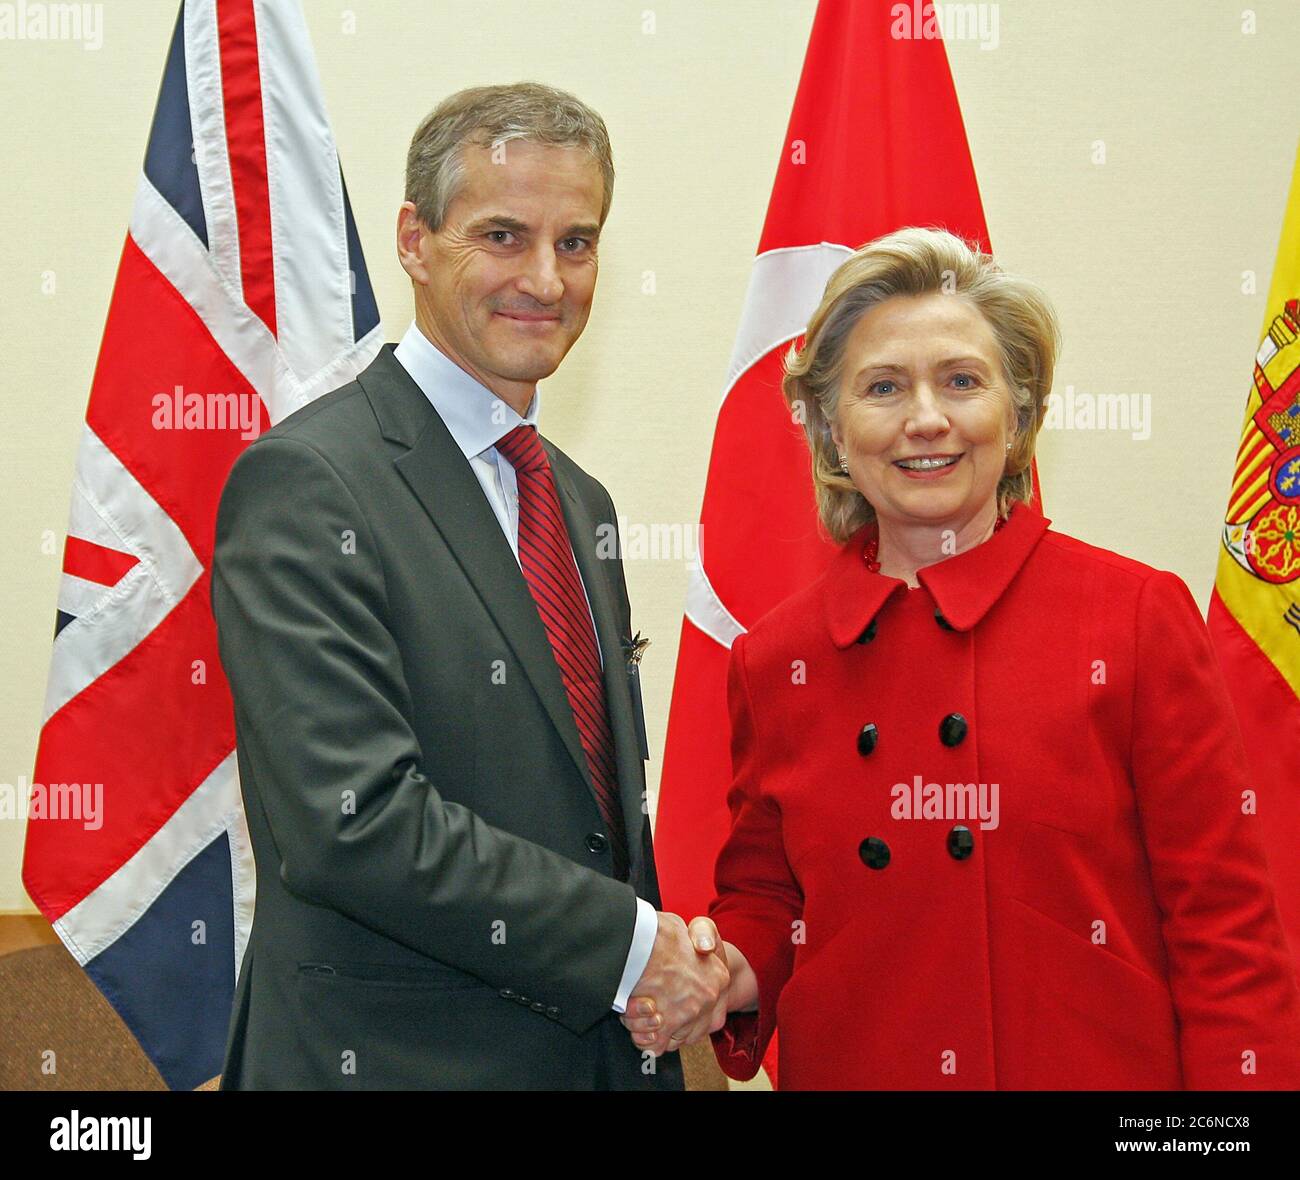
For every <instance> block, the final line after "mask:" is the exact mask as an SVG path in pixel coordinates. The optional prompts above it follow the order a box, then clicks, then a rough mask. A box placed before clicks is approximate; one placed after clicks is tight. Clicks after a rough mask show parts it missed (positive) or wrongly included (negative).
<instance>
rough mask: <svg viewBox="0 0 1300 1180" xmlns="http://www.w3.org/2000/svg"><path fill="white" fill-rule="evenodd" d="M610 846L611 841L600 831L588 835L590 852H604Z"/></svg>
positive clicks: (588, 849)
mask: <svg viewBox="0 0 1300 1180" xmlns="http://www.w3.org/2000/svg"><path fill="white" fill-rule="evenodd" d="M608 847H609V841H608V840H606V839H605V837H604V836H602V835H601V834H600V833H599V832H592V833H591V835H590V836H588V837H587V851H588V852H604V851H605V849H606V848H608Z"/></svg>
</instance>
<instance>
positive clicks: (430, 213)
mask: <svg viewBox="0 0 1300 1180" xmlns="http://www.w3.org/2000/svg"><path fill="white" fill-rule="evenodd" d="M512 139H523V140H528V141H529V142H531V143H540V144H546V145H547V146H550V147H570V148H581V149H583V150H584V151H587V152H588V153H590V155H591V157H592V159H593V160H595V162H596V163H597V164H598V165H599V166H600V171H601V175H602V176H603V178H604V181H605V196H604V200H603V202H602V204H601V209H600V224H601V225H604V224H605V218H606V217H607V216H608V215H609V206H610V202H611V201H612V200H613V198H614V158H613V155H612V153H611V152H610V146H609V132H608V131H607V130H606V128H605V121H604V120H603V119H602V118H601V117H600V116H599V115H598V114H596V112H595V111H593V110H592V109H591V108H590V107H589V106H587V105H586V104H585V103H583V102H581V101H580V100H578V99H577V98H575V97H574V96H573V95H572V94H568V93H567V92H565V91H563V90H556V89H555V88H554V87H552V86H543V85H542V84H541V83H540V82H515V83H513V84H511V85H509V86H474V87H471V88H470V89H468V90H460V91H457V92H456V93H455V94H453V95H451V96H450V97H448V98H445V99H443V101H442V102H440V103H439V104H438V105H437V106H436V107H435V108H434V109H433V110H432V111H431V112H430V113H429V114H428V115H427V116H426V117H425V119H424V121H423V122H422V123H421V124H420V126H419V128H418V129H417V130H416V132H415V135H414V137H413V138H412V139H411V147H410V150H409V151H408V152H407V155H406V199H407V200H408V201H411V202H412V203H413V204H414V205H415V209H416V212H417V213H418V214H419V217H420V220H421V221H423V222H424V223H425V225H427V226H428V227H429V228H430V229H433V230H436V229H438V228H439V227H440V226H441V225H442V221H443V218H444V217H446V216H447V206H448V205H450V204H451V201H452V198H453V197H454V196H455V195H456V192H457V190H458V189H459V187H460V184H461V182H462V180H463V179H464V175H465V163H464V159H463V154H462V151H461V149H462V147H463V146H464V145H465V144H467V143H469V144H476V145H478V146H480V147H485V148H495V147H496V146H497V145H498V144H502V143H507V142H509V141H510V140H512Z"/></svg>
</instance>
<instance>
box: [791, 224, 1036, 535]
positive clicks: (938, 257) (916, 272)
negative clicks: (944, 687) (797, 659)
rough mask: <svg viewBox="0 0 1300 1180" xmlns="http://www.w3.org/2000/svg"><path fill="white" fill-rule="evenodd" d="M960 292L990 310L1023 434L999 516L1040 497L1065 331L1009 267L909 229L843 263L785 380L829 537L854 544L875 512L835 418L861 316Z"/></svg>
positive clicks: (934, 234) (974, 249)
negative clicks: (836, 434)
mask: <svg viewBox="0 0 1300 1180" xmlns="http://www.w3.org/2000/svg"><path fill="white" fill-rule="evenodd" d="M939 293H946V294H955V295H957V296H959V297H961V298H965V299H968V300H969V301H970V302H971V303H972V304H973V305H974V306H975V307H976V308H977V309H978V310H979V312H980V313H981V314H982V315H983V316H984V319H985V320H986V321H987V322H988V325H989V327H990V328H991V329H992V330H993V335H994V337H995V339H996V340H997V344H998V350H999V352H1000V354H1001V361H1002V375H1003V378H1004V379H1005V380H1006V382H1007V384H1008V386H1010V389H1011V404H1012V409H1013V411H1014V413H1015V433H1014V436H1013V438H1012V440H1011V443H1012V445H1011V450H1010V451H1009V452H1008V453H1007V459H1006V467H1005V468H1004V470H1003V475H1002V478H1001V479H1000V480H999V481H998V489H997V496H998V514H999V515H1000V516H1005V515H1006V514H1007V512H1009V511H1010V508H1011V505H1012V504H1013V503H1015V502H1016V501H1018V500H1023V501H1028V500H1030V499H1031V498H1032V496H1033V469H1032V464H1033V459H1034V448H1035V444H1036V442H1037V439H1038V431H1039V428H1040V427H1041V426H1042V424H1043V416H1044V414H1045V413H1046V403H1047V396H1048V394H1049V393H1050V392H1051V390H1052V372H1053V370H1054V368H1055V366H1056V357H1057V353H1058V352H1059V351H1060V347H1061V338H1060V328H1059V326H1058V324H1057V320H1056V313H1055V312H1054V311H1053V310H1052V305H1051V303H1050V302H1049V300H1048V298H1047V296H1046V295H1045V294H1044V293H1043V292H1042V291H1041V290H1040V289H1039V288H1038V287H1037V286H1035V285H1034V284H1033V283H1031V282H1030V281H1029V280H1027V279H1022V278H1018V277H1016V276H1014V275H1010V274H1008V273H1007V272H1006V271H1004V270H1003V269H1002V268H1001V267H1000V266H998V264H997V263H996V262H994V260H993V258H992V256H991V255H989V254H985V253H983V252H982V251H981V250H980V248H979V246H978V245H976V244H973V243H967V242H964V241H962V239H961V238H959V237H957V236H956V235H954V234H951V233H948V232H947V231H946V230H941V229H922V228H919V227H916V226H909V227H907V228H906V229H900V230H897V231H895V232H894V233H891V234H886V235H885V236H883V237H879V238H876V239H875V240H874V241H872V242H868V243H867V244H866V245H865V246H862V247H860V248H859V249H858V250H857V251H855V252H854V253H853V254H852V255H851V256H850V257H849V258H847V259H845V261H844V262H843V263H842V264H841V265H840V267H839V269H838V270H836V271H835V273H834V274H832V275H831V277H830V279H829V281H828V282H827V284H826V291H825V293H824V294H823V296H822V301H821V304H820V306H819V307H818V308H817V310H816V311H815V312H814V313H813V317H812V319H811V320H809V322H808V328H807V331H806V332H805V334H804V341H803V346H802V347H799V345H798V342H796V343H795V344H792V345H791V346H790V350H789V352H788V353H787V354H786V359H785V377H784V378H783V380H782V382H781V388H782V391H783V392H784V394H785V399H786V402H787V403H788V404H789V406H790V408H791V410H793V411H794V415H795V417H796V419H797V420H798V421H801V422H802V424H803V428H804V433H805V434H806V435H807V436H808V446H809V449H810V450H811V451H812V476H813V485H814V488H815V490H816V493H817V511H818V514H819V515H820V517H821V521H822V524H823V525H824V526H825V528H826V531H827V532H828V533H829V534H830V535H831V538H832V539H833V540H835V541H837V542H840V543H843V542H844V541H847V540H848V539H849V537H851V536H852V535H853V534H854V533H855V532H857V530H858V529H860V528H861V527H862V526H863V525H865V524H867V523H869V522H870V521H872V520H874V519H875V515H876V514H875V510H874V509H873V508H872V506H871V505H870V504H869V503H868V502H867V500H866V498H865V497H864V496H863V495H862V493H861V492H859V491H858V489H857V487H856V486H855V485H854V483H853V481H852V480H851V479H850V478H849V477H848V476H847V475H846V474H845V473H844V472H843V471H842V470H841V469H840V464H839V453H838V451H837V449H836V446H835V440H834V439H833V438H832V436H831V423H832V422H834V421H835V415H836V412H837V409H838V405H839V397H840V385H841V378H842V376H843V368H844V349H845V344H846V342H847V340H848V337H849V334H850V333H851V332H852V331H853V329H854V327H855V326H856V325H857V322H858V321H859V320H860V319H861V318H862V317H863V316H864V315H865V314H866V313H867V312H868V311H870V310H871V309H872V308H873V307H875V306H876V305H877V304H879V303H883V302H884V301H885V300H886V299H889V298H891V297H893V296H895V295H930V294H939Z"/></svg>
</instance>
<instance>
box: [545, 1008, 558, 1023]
mask: <svg viewBox="0 0 1300 1180" xmlns="http://www.w3.org/2000/svg"><path fill="white" fill-rule="evenodd" d="M546 1015H547V1016H549V1017H550V1018H551V1019H552V1020H559V1018H560V1010H559V1009H558V1008H547V1009H546Z"/></svg>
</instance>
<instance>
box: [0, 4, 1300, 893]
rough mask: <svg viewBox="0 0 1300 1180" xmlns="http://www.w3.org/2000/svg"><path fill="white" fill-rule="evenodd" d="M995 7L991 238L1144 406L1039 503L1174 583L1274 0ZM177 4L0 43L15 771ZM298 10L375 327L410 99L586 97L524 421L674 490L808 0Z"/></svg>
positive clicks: (21, 758) (1206, 449)
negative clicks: (1134, 431)
mask: <svg viewBox="0 0 1300 1180" xmlns="http://www.w3.org/2000/svg"><path fill="white" fill-rule="evenodd" d="M997 7H998V17H999V26H998V45H997V47H996V49H988V50H986V49H981V48H980V47H979V45H978V44H977V43H974V42H954V43H952V44H951V45H950V47H949V55H950V58H951V61H952V68H953V74H954V76H955V80H956V84H957V92H958V96H959V98H960V100H961V104H962V109H963V112H964V114H965V118H966V124H967V131H968V134H969V137H970V143H971V149H972V152H973V155H974V159H975V166H976V169H977V172H978V175H979V180H980V185H981V189H982V192H983V197H984V206H985V211H986V214H987V218H988V223H989V230H990V234H991V236H992V241H993V245H994V248H995V250H996V251H997V252H998V254H999V255H1000V256H1001V258H1002V259H1003V261H1004V262H1005V263H1006V264H1007V265H1009V266H1010V267H1012V268H1014V269H1017V270H1021V271H1023V272H1024V273H1026V274H1028V275H1030V276H1031V277H1033V278H1035V279H1037V280H1038V281H1039V282H1040V283H1042V284H1043V286H1044V287H1045V288H1046V289H1047V290H1048V292H1049V293H1050V294H1051V295H1052V296H1053V298H1054V299H1055V301H1056V303H1057V307H1058V310H1059V312H1060V314H1061V319H1062V322H1063V325H1064V331H1065V341H1066V343H1065V351H1064V354H1063V356H1062V359H1061V364H1060V367H1059V370H1058V375H1057V389H1058V391H1064V390H1065V388H1066V386H1067V385H1073V386H1074V387H1075V389H1076V391H1077V392H1080V393H1087V394H1125V395H1133V394H1135V395H1138V396H1139V397H1144V396H1149V399H1150V403H1149V404H1150V407H1151V414H1152V420H1151V429H1150V437H1149V438H1147V439H1145V440H1135V439H1133V438H1131V437H1130V435H1129V434H1126V433H1121V432H1104V431H1103V432H1082V431H1061V432H1057V433H1053V434H1049V435H1047V436H1045V439H1044V442H1043V444H1042V448H1041V458H1040V467H1041V472H1042V476H1043V482H1044V485H1045V489H1046V507H1047V511H1048V515H1049V516H1051V517H1053V519H1054V521H1055V523H1056V526H1057V527H1058V528H1059V529H1061V530H1063V531H1065V532H1069V533H1072V534H1074V535H1076V536H1079V537H1082V538H1084V539H1086V540H1088V541H1092V542H1094V543H1097V544H1100V545H1104V546H1107V547H1110V548H1114V549H1118V550H1121V551H1123V552H1125V553H1128V554H1131V555H1133V556H1135V557H1137V558H1139V559H1141V560H1143V561H1146V562H1149V563H1151V564H1153V565H1157V566H1161V567H1165V568H1168V569H1172V570H1174V571H1175V572H1177V573H1178V574H1179V575H1181V576H1182V577H1183V578H1184V579H1185V580H1186V581H1187V582H1188V584H1189V585H1190V586H1191V588H1192V590H1193V593H1194V594H1195V595H1196V596H1197V599H1198V601H1199V602H1200V603H1201V605H1202V606H1204V605H1205V603H1206V601H1207V599H1208V594H1209V590H1210V586H1211V583H1212V580H1213V570H1214V563H1215V559H1216V544H1217V537H1218V529H1219V523H1220V521H1221V516H1220V512H1221V510H1222V508H1223V506H1224V503H1225V498H1226V491H1227V487H1228V481H1229V475H1230V472H1231V464H1232V458H1233V452H1234V450H1235V445H1236V443H1235V439H1236V435H1237V431H1238V428H1239V425H1240V421H1241V414H1242V409H1243V406H1244V397H1245V392H1246V389H1247V382H1248V379H1249V375H1250V363H1251V356H1252V354H1253V351H1254V348H1255V344H1256V336H1257V333H1258V331H1259V328H1260V324H1261V319H1262V315H1263V303H1264V295H1265V293H1266V291H1267V288H1268V278H1269V274H1270V272H1271V268H1272V265H1273V255H1274V251H1275V249H1276V244H1277V237H1278V231H1279V228H1280V218H1281V214H1282V208H1283V202H1284V200H1285V198H1286V186H1287V182H1288V179H1289V176H1290V171H1291V166H1292V162H1293V159H1294V153H1295V148H1296V121H1295V116H1294V100H1295V87H1294V78H1295V74H1294V62H1295V60H1296V55H1297V52H1298V51H1300V5H1297V4H1295V3H1294V0H1259V2H1258V3H1255V4H1253V5H1252V6H1251V7H1252V10H1253V12H1254V13H1256V14H1257V21H1258V31H1257V32H1256V33H1254V34H1244V33H1243V32H1242V23H1243V16H1242V13H1243V5H1242V4H1241V3H1229V2H1226V0H1197V2H1196V3H1192V4H1188V3H1185V2H1180V0H1134V2H1132V3H1122V2H1119V0H1112V2H1101V0H1098V2H1087V0H1082V2H1081V0H1006V2H1004V3H1002V4H1001V5H999V6H997ZM176 8H177V0H118V2H112V0H110V2H109V3H105V4H104V5H103V15H104V31H103V45H102V47H101V48H99V49H96V50H88V49H85V48H83V47H82V46H81V45H79V44H69V43H60V42H51V43H39V42H12V41H0V70H3V78H4V87H5V92H4V93H5V99H6V109H7V110H9V112H10V115H9V117H8V118H7V119H5V120H4V121H3V122H2V123H0V159H3V160H5V161H6V164H7V171H8V174H9V175H8V183H7V184H6V185H5V190H4V195H3V197H0V274H3V276H4V279H5V289H4V294H3V313H4V314H3V317H0V340H2V341H3V345H4V363H5V366H6V368H7V369H8V371H9V373H10V383H9V387H8V392H7V393H6V395H5V396H4V397H3V398H0V480H2V481H3V485H2V486H3V495H4V506H5V510H4V512H3V513H2V514H0V552H2V553H3V554H4V576H3V579H2V580H0V587H2V589H0V594H3V603H2V614H0V618H2V619H3V625H2V626H0V672H2V675H0V783H4V782H7V783H16V782H17V781H18V780H19V777H20V776H25V777H26V778H27V779H30V776H31V771H32V763H33V757H34V753H35V745H36V734H37V726H38V724H39V719H40V710H41V701H42V697H43V693H44V685H45V673H46V664H47V660H48V654H49V645H50V638H51V634H52V624H53V616H54V604H55V600H56V594H57V583H58V577H59V563H60V555H61V552H62V538H63V533H64V528H65V526H66V518H67V508H68V491H69V486H70V478H71V473H72V464H73V458H74V454H75V448H76V444H77V439H78V436H79V432H80V428H81V422H82V420H83V417H84V414H85V403H86V395H87V390H88V387H89V381H90V375H91V371H92V368H93V365H94V360H95V356H96V352H97V349H98V346H99V340H100V334H101V331H102V329H103V323H104V314H105V310H106V308H107V305H108V299H109V294H110V291H111V289H112V282H113V275H114V271H115V269H116V265H117V259H118V253H119V251H120V248H121V244H122V240H123V236H124V234H125V230H126V224H127V218H128V215H129V213H130V209H131V202H132V196H133V193H134V190H135V181H136V176H137V174H138V171H139V167H140V163H141V159H142V156H143V150H144V145H145V139H146V136H147V134H148V130H149V122H150V118H151V115H152V110H153V103H154V98H155V95H156V92H157V86H158V80H159V77H160V74H161V68H162V63H163V55H164V52H165V50H166V47H167V44H168V39H169V37H170V35H171V29H172V22H173V20H174V18H175V14H176ZM305 8H306V12H307V17H308V23H309V25H310V28H311V32H312V36H313V38H314V41H315V48H316V54H317V57H318V60H319V65H320V73H321V77H322V80H323V83H324V88H325V96H326V100H327V102H328V105H329V112H330V115H331V118H332V120H333V125H334V131H335V134H336V137H337V139H338V143H339V149H340V153H341V155H342V158H343V164H344V168H345V171H346V175H347V179H348V185H349V189H350V191H351V196H352V202H353V206H354V208H355V211H356V215H357V220H358V223H359V227H360V232H361V238H362V242H363V245H364V247H365V249H366V254H367V259H368V262H369V266H370V272H371V276H372V279H373V281H374V283H375V288H376V293H377V295H378V299H379V306H380V310H381V312H382V314H383V317H384V326H385V329H386V332H387V335H388V338H389V339H396V338H397V337H398V336H400V334H401V332H402V331H403V330H404V329H405V327H406V324H407V322H408V316H409V302H410V299H409V292H408V287H407V284H406V281H405V276H404V275H403V273H402V272H401V270H400V269H399V267H398V266H397V263H396V261H395V259H394V254H393V246H392V227H393V219H394V215H395V210H396V207H397V204H398V202H399V201H400V198H401V174H402V167H403V160H404V154H405V148H406V143H407V141H408V139H409V136H410V134H411V131H412V130H413V129H414V126H415V124H416V122H417V121H418V119H419V118H420V117H421V116H422V115H423V114H424V113H425V112H426V111H427V110H428V109H429V108H430V107H431V106H432V105H433V104H434V103H435V101H437V100H438V99H439V98H440V97H442V96H443V95H445V94H446V93H448V92H450V91H452V90H455V89H458V88H460V87H462V86H467V85H472V84H480V83H484V82H497V81H510V80H515V79H519V78H535V79H538V80H541V81H544V82H550V83H553V84H555V85H559V86H563V87H565V88H567V89H571V90H573V91H574V92H576V93H577V94H578V95H580V96H581V97H583V98H584V99H586V100H587V101H588V102H590V103H591V104H592V105H594V106H595V107H596V108H597V109H598V110H600V111H601V112H602V113H603V115H604V116H605V118H606V121H607V122H608V124H609V127H610V132H611V135H612V137H613V142H614V152H615V161H616V164H617V166H618V185H617V189H616V196H615V201H614V206H613V211H612V213H611V216H610V220H609V223H608V225H607V228H606V234H605V238H604V241H603V243H602V247H601V254H602V267H601V271H602V274H601V280H600V286H599V290H598V293H597V299H596V305H595V309H594V311H593V314H592V318H591V322H590V325H589V327H588V329H587V332H586V335H585V336H584V337H583V338H582V340H581V341H580V342H579V343H578V345H577V346H576V347H575V349H574V351H573V353H572V354H571V355H570V357H569V358H568V360H566V362H565V364H564V366H563V367H562V368H561V370H560V372H559V373H558V374H557V375H556V376H555V377H554V378H552V379H551V380H550V381H549V382H547V383H546V386H545V398H544V401H545V409H544V415H543V428H544V430H545V432H546V433H547V434H548V436H550V437H551V438H553V439H555V440H556V441H557V442H558V443H559V444H560V445H561V446H562V447H564V448H565V449H566V450H568V452H569V453H570V454H571V455H573V456H574V458H575V459H577V461H578V462H579V463H581V464H583V465H584V466H586V467H588V468H589V469H590V470H591V471H592V472H593V473H595V474H596V475H597V476H598V477H599V478H600V479H602V480H603V481H604V482H605V484H606V485H607V486H608V487H609V489H610V491H611V492H612V494H613V496H614V500H615V503H616V504H617V505H618V508H619V511H620V513H621V514H624V515H626V516H627V517H628V518H629V520H630V521H631V522H633V523H646V524H649V523H674V522H681V523H685V522H691V521H693V520H695V519H696V518H697V516H698V510H699V504H700V497H701V494H702V491H703V486H704V475H705V468H706V463H707V459H708V453H709V445H710V441H711V438H712V432H713V424H714V418H715V414H716V411H717V405H718V399H719V394H720V390H721V382H722V378H723V374H724V371H725V367H726V363H727V360H728V357H729V355H730V350H731V344H732V337H733V334H734V331H735V328H736V324H737V318H738V315H739V312H740V307H741V301H742V298H743V296H744V293H745V284H746V279H747V275H748V266H749V261H750V259H751V258H752V256H753V251H754V247H755V244H756V242H757V239H758V233H759V229H760V227H761V224H762V219H763V215H764V212H765V208H766V202H767V198H768V194H769V191H770V188H771V182H772V177H773V172H774V168H775V164H776V159H777V153H778V151H779V148H780V144H781V140H782V136H783V134H784V131H785V124H786V120H787V117H788V114H789V107H790V102H791V98H792V96H793V92H794V87H795V83H796V81H797V78H798V72H799V68H800V64H801V61H802V55H803V49H804V45H805V41H806V37H807V32H808V28H809V25H810V22H811V19H812V13H813V9H814V3H813V0H707V2H706V0H599V2H597V0H587V2H586V3H571V2H565V0H546V2H543V0H533V2H530V0H491V2H490V3H489V2H482V3H469V2H458V3H451V2H446V0H419V2H416V0H401V2H399V0H383V2H382V3H381V2H379V0H359V2H354V3H351V4H344V3H342V2H339V0H307V2H306V4H305ZM651 19H653V26H654V31H653V32H648V31H645V30H646V28H647V26H648V23H649V21H650V20H651ZM863 68H870V65H869V63H864V66H863ZM1098 141H1101V142H1103V143H1104V152H1105V157H1104V160H1105V162H1104V163H1103V162H1097V159H1098V148H1097V146H1096V145H1097V143H1098ZM646 271H653V272H654V274H655V287H656V292H657V293H656V294H654V295H647V294H643V293H642V276H643V273H644V272H646ZM1246 271H1253V272H1254V273H1255V275H1256V276H1257V280H1256V288H1255V291H1256V293H1254V294H1246V293H1243V291H1242V285H1243V278H1242V276H1243V272H1246ZM51 276H52V277H53V281H54V291H53V293H45V291H44V290H43V288H44V287H45V286H47V285H48V281H49V278H50V277H51ZM46 530H49V531H51V532H52V533H53V534H54V536H55V537H56V538H57V543H56V544H55V546H54V548H53V552H51V553H48V554H47V553H45V552H43V551H42V543H41V542H42V536H43V534H44V533H45V531H46ZM628 579H629V583H630V587H631V594H632V600H633V609H634V611H635V614H636V621H637V624H638V625H639V626H640V628H641V629H642V630H643V631H645V632H646V633H648V634H649V635H651V636H652V637H653V639H654V646H653V647H652V648H651V650H650V652H649V654H648V655H647V658H646V664H645V666H644V680H645V687H646V704H647V709H648V713H649V718H648V720H649V728H650V738H651V745H652V748H653V749H654V750H655V752H656V760H655V761H654V762H652V764H651V771H652V776H653V778H652V781H657V776H658V767H659V763H658V757H657V756H658V752H659V751H661V750H662V745H663V738H664V730H665V726H666V721H667V712H668V700H669V693H670V691H671V687H672V672H673V665H674V661H675V656H676V644H677V635H678V630H679V627H680V622H681V610H682V602H683V594H684V589H685V584H686V575H685V567H684V565H683V564H682V563H681V562H673V561H641V562H632V563H630V566H629V569H628ZM652 789H653V788H652ZM21 847H22V825H21V822H20V821H8V822H0V912H2V911H5V910H28V909H30V908H31V906H30V903H29V901H28V900H27V898H26V895H25V893H24V891H23V889H22V885H21V883H20V881H19V865H20V860H21Z"/></svg>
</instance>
